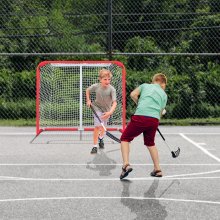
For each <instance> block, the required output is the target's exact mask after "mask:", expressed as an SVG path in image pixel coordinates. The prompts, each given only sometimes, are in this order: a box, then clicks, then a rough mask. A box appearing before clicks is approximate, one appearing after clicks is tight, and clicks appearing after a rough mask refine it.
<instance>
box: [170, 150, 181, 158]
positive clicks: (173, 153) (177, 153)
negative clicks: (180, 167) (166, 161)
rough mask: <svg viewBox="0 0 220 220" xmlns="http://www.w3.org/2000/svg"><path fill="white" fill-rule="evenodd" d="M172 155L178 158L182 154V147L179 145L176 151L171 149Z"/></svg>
mask: <svg viewBox="0 0 220 220" xmlns="http://www.w3.org/2000/svg"><path fill="white" fill-rule="evenodd" d="M171 154H172V157H173V158H176V157H178V156H179V154H180V148H179V147H178V149H177V150H176V151H171Z"/></svg>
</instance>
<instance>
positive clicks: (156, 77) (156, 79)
mask: <svg viewBox="0 0 220 220" xmlns="http://www.w3.org/2000/svg"><path fill="white" fill-rule="evenodd" d="M152 82H158V83H164V84H167V77H166V76H165V74H163V73H157V74H155V75H154V76H153V79H152Z"/></svg>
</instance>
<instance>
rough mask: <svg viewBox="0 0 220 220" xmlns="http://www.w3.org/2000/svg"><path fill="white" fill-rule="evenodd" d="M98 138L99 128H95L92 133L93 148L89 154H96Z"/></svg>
mask: <svg viewBox="0 0 220 220" xmlns="http://www.w3.org/2000/svg"><path fill="white" fill-rule="evenodd" d="M98 137H99V127H95V128H94V131H93V148H92V150H91V154H95V153H97V144H98Z"/></svg>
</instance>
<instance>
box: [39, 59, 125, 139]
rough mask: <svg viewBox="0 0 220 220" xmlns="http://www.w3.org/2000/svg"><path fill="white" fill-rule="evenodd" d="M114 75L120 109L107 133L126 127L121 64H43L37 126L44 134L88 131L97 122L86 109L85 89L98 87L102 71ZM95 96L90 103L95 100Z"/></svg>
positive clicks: (123, 80) (123, 74)
mask: <svg viewBox="0 0 220 220" xmlns="http://www.w3.org/2000/svg"><path fill="white" fill-rule="evenodd" d="M103 68H105V69H108V70H110V71H111V72H112V75H113V77H112V80H111V85H112V86H114V87H115V89H116V94H117V103H118V105H117V108H116V110H115V112H114V114H113V115H112V116H111V118H110V120H109V124H108V130H120V129H122V130H123V128H124V127H125V123H126V122H125V109H126V107H125V94H126V92H125V74H126V72H125V68H124V65H123V64H122V63H120V62H118V61H44V62H42V63H40V64H39V65H38V68H37V86H36V98H37V100H36V126H37V135H38V134H39V133H41V132H42V131H50V130H51V131H72V130H73V131H74V130H75V131H87V130H88V131H89V130H93V128H94V127H93V125H94V120H93V113H92V111H91V109H89V108H88V107H87V106H86V94H85V91H86V88H87V87H89V86H90V85H92V84H94V83H98V82H99V80H98V73H99V70H100V69H103ZM94 97H95V96H94V94H91V99H92V100H94Z"/></svg>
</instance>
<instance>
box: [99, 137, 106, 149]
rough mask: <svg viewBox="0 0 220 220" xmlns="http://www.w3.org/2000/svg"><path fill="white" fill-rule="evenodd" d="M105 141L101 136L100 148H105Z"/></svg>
mask: <svg viewBox="0 0 220 220" xmlns="http://www.w3.org/2000/svg"><path fill="white" fill-rule="evenodd" d="M104 145H105V144H104V141H103V138H102V139H101V138H99V148H100V149H104Z"/></svg>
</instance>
